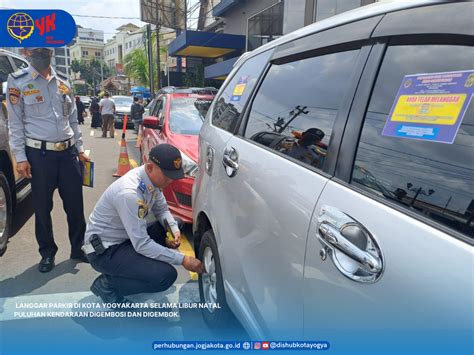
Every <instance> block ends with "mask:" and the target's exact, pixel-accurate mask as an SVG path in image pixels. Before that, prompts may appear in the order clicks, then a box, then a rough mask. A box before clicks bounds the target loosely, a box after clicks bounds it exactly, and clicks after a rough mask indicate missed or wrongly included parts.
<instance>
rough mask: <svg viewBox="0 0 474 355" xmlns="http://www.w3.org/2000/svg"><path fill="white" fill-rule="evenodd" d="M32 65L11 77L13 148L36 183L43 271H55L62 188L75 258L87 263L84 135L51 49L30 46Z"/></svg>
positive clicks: (9, 97)
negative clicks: (56, 210) (56, 204)
mask: <svg viewBox="0 0 474 355" xmlns="http://www.w3.org/2000/svg"><path fill="white" fill-rule="evenodd" d="M25 54H26V56H27V58H28V61H29V62H30V64H31V65H30V66H29V67H28V68H25V69H21V70H19V71H17V72H15V73H13V74H11V75H10V76H9V78H8V86H7V93H8V95H7V106H8V117H9V129H10V146H11V148H12V151H13V153H14V155H15V158H16V161H17V165H16V170H17V172H18V174H19V175H20V176H22V177H24V178H28V179H32V180H31V188H32V195H33V208H34V211H35V234H36V240H37V242H38V245H39V253H40V254H41V261H40V263H39V265H38V270H39V271H40V272H49V271H51V270H52V269H53V268H54V258H55V255H56V252H57V251H58V247H57V245H56V243H55V242H54V237H53V225H52V221H51V211H52V209H53V194H54V190H56V188H57V189H58V190H59V195H60V196H61V199H62V200H63V206H64V210H65V212H66V215H67V222H68V227H69V241H70V243H71V255H70V256H71V259H76V260H82V261H85V262H87V258H86V257H85V255H84V253H83V252H82V250H81V247H82V244H83V241H84V232H85V230H86V222H85V219H84V203H83V196H82V169H81V164H80V161H81V162H86V161H90V159H89V157H88V156H87V155H86V154H85V153H84V147H83V142H82V134H81V130H80V129H79V125H78V117H77V112H76V105H75V103H74V96H73V94H72V90H71V86H70V85H69V83H68V81H67V79H66V78H65V77H61V76H60V75H59V74H57V73H56V72H55V71H54V69H53V68H52V67H51V58H52V55H53V51H52V49H50V48H36V47H35V48H25Z"/></svg>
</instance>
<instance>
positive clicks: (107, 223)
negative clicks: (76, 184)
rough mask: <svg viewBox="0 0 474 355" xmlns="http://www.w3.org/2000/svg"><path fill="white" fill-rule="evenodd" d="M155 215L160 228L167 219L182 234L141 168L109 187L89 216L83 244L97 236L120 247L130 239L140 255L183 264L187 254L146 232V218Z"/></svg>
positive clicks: (131, 171) (142, 167)
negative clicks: (94, 235)
mask: <svg viewBox="0 0 474 355" xmlns="http://www.w3.org/2000/svg"><path fill="white" fill-rule="evenodd" d="M149 211H151V212H153V214H154V216H155V217H156V218H157V219H158V221H159V222H160V223H161V225H164V220H165V219H166V220H167V221H168V223H169V225H170V227H171V229H172V231H173V233H176V232H178V231H179V228H178V224H177V223H176V221H175V219H174V218H173V216H172V215H171V213H170V211H169V209H168V204H167V203H166V200H165V197H164V195H163V193H162V192H161V191H160V190H159V189H158V188H156V187H155V186H154V185H153V184H152V183H151V181H150V179H149V178H148V175H147V174H146V172H145V167H144V166H140V167H138V168H135V169H133V170H130V171H129V172H128V173H127V174H125V175H124V176H122V177H121V178H120V179H118V180H117V181H115V182H114V183H113V184H112V185H110V186H109V187H108V188H107V189H106V190H105V192H104V193H103V195H102V196H101V198H100V199H99V201H98V202H97V204H96V206H95V208H94V211H92V214H91V215H90V217H89V223H88V224H87V229H86V234H85V239H84V244H87V243H89V238H90V237H91V236H92V235H93V234H97V235H98V236H99V237H100V238H101V240H102V242H107V243H112V244H120V243H123V242H125V241H126V240H128V239H130V241H131V242H132V245H133V247H134V248H135V250H136V251H137V253H139V254H142V255H144V256H146V257H148V258H151V259H156V260H160V261H164V262H167V263H169V264H175V265H181V264H182V263H183V259H184V255H183V254H181V253H179V252H177V251H176V250H173V249H169V248H166V247H164V246H162V245H160V244H158V243H156V242H155V241H154V240H153V239H151V238H150V236H149V235H148V233H147V218H146V217H147V215H148V212H149Z"/></svg>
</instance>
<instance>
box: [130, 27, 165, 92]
mask: <svg viewBox="0 0 474 355" xmlns="http://www.w3.org/2000/svg"><path fill="white" fill-rule="evenodd" d="M161 41H162V35H160V42H161ZM143 43H146V34H144V36H143ZM151 46H152V51H153V77H154V78H155V79H156V78H157V68H156V52H157V51H156V33H152V35H151ZM167 52H168V50H167V48H166V47H161V46H160V54H161V55H163V54H166V53H167ZM124 66H125V74H127V76H128V77H130V78H131V79H134V80H136V81H137V82H138V83H139V84H141V85H143V86H149V83H150V80H149V79H150V76H149V75H150V74H149V72H150V70H149V65H148V52H147V50H146V48H138V49H135V50H133V51H132V52H130V53H129V54H127V55H126V56H125V59H124ZM155 86H158V83H157V82H156V80H155Z"/></svg>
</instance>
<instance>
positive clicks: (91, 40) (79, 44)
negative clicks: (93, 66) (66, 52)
mask: <svg viewBox="0 0 474 355" xmlns="http://www.w3.org/2000/svg"><path fill="white" fill-rule="evenodd" d="M69 49H70V57H71V60H74V59H76V60H91V59H94V58H95V59H98V60H101V59H102V58H103V51H104V31H101V30H94V29H92V28H83V27H81V26H77V36H76V38H75V39H74V42H73V43H72V44H71V45H70V46H69Z"/></svg>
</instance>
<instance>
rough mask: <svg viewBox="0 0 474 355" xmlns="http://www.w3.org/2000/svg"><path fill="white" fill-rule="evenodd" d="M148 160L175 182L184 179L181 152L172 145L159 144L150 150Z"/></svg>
mask: <svg viewBox="0 0 474 355" xmlns="http://www.w3.org/2000/svg"><path fill="white" fill-rule="evenodd" d="M148 158H149V159H150V160H151V161H152V162H153V163H155V164H156V165H158V166H159V167H160V169H161V171H163V174H165V176H167V177H169V178H170V179H173V180H178V179H182V178H184V170H183V160H182V158H181V152H180V151H179V150H178V149H177V148H176V147H173V146H172V145H171V144H166V143H163V144H158V145H155V146H154V147H153V148H151V150H150V154H149V156H148Z"/></svg>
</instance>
